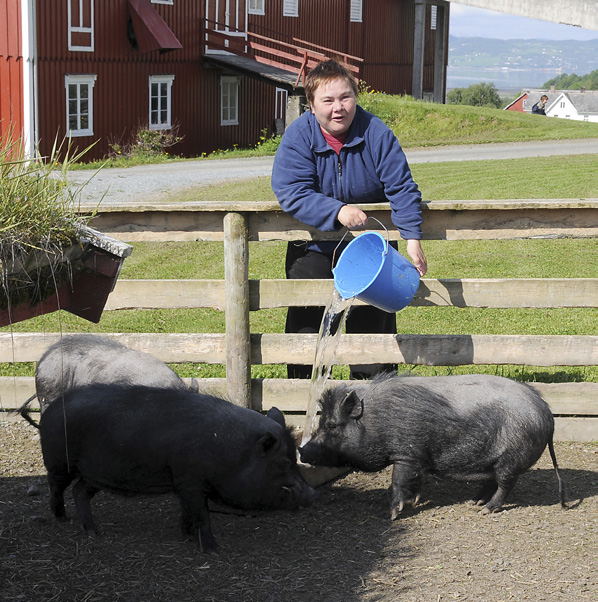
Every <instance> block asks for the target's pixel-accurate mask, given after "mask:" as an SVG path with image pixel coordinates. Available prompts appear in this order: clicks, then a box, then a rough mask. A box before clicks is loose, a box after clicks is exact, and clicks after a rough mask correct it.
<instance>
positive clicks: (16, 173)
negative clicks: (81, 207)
mask: <svg viewBox="0 0 598 602" xmlns="http://www.w3.org/2000/svg"><path fill="white" fill-rule="evenodd" d="M69 151H70V142H69V145H68V148H67V149H66V152H65V153H62V154H64V155H65V157H64V158H63V159H62V161H61V164H60V170H57V169H56V167H57V166H58V162H57V160H56V157H58V156H59V155H60V154H61V148H57V147H56V146H55V147H54V149H53V151H52V155H51V157H50V159H49V160H47V161H45V162H33V161H31V160H27V159H25V158H24V155H23V152H22V143H21V141H20V140H15V139H14V137H13V136H11V135H10V133H9V135H8V136H6V137H4V138H3V139H2V140H0V274H1V282H0V326H6V325H8V324H13V323H16V322H20V321H22V320H26V319H28V318H32V317H35V316H39V315H42V314H45V313H50V312H53V311H56V310H58V309H64V310H66V311H69V312H71V313H73V314H75V315H78V316H80V317H82V318H85V319H87V320H90V321H92V322H98V321H99V319H100V317H101V315H102V311H103V309H104V306H105V304H106V301H107V299H108V295H109V294H110V292H111V291H112V290H113V288H114V285H115V283H116V280H117V278H118V275H119V273H120V269H121V267H122V263H123V261H124V260H125V258H126V257H128V256H129V255H130V254H131V251H132V247H131V246H130V245H127V244H125V243H123V242H121V241H118V240H115V239H114V238H111V237H109V236H106V235H104V234H102V233H101V232H98V231H97V230H94V229H92V228H90V227H89V226H88V225H87V223H88V222H89V220H90V219H91V218H92V217H93V215H87V216H80V215H78V214H77V212H76V209H75V205H76V203H75V197H76V194H77V192H79V191H80V189H79V191H75V192H73V191H72V190H71V189H70V188H69V186H68V185H67V181H66V174H67V170H68V167H69V165H71V164H73V163H74V162H76V161H78V160H79V159H80V158H81V156H82V155H83V154H84V152H85V151H83V152H82V153H79V154H76V155H75V156H72V157H70V156H69Z"/></svg>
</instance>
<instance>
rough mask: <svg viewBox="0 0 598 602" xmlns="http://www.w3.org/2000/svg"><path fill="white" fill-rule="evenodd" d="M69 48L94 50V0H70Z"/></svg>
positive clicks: (86, 50) (68, 5)
mask: <svg viewBox="0 0 598 602" xmlns="http://www.w3.org/2000/svg"><path fill="white" fill-rule="evenodd" d="M67 7H68V28H69V41H68V44H69V50H73V51H75V50H82V51H83V52H93V44H94V37H93V0H68V4H67Z"/></svg>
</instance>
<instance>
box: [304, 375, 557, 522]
mask: <svg viewBox="0 0 598 602" xmlns="http://www.w3.org/2000/svg"><path fill="white" fill-rule="evenodd" d="M320 405H321V408H322V414H321V416H320V421H319V425H318V428H317V429H316V432H315V433H314V435H313V437H312V438H311V439H310V440H309V441H308V443H307V444H306V445H304V446H303V447H302V448H301V449H300V453H301V460H302V461H303V462H305V463H307V464H313V465H322V466H345V465H346V466H350V467H353V468H356V469H359V470H363V471H367V472H375V471H379V470H382V468H384V467H385V466H390V465H391V464H392V465H393V473H392V486H391V502H390V515H391V519H392V520H394V519H396V518H397V517H398V515H399V513H400V512H401V511H402V510H403V507H404V505H405V504H407V503H410V504H413V505H415V504H416V503H417V501H418V500H419V496H420V484H421V478H422V474H423V473H424V472H429V473H432V474H437V475H446V476H449V477H452V478H454V479H458V480H467V481H480V482H483V486H482V488H481V489H480V491H479V492H478V494H477V496H476V498H475V501H476V503H477V504H478V505H480V506H481V505H484V508H483V509H482V512H483V513H490V512H495V511H497V510H499V509H500V508H501V506H502V505H503V503H504V502H505V499H506V497H507V495H508V494H509V492H510V491H511V489H512V488H513V486H514V485H515V482H516V481H517V478H518V477H519V475H520V474H522V473H523V472H525V471H526V470H527V469H528V468H530V467H531V466H532V465H533V464H534V463H535V462H536V461H537V460H538V459H539V458H540V456H541V455H542V453H543V451H544V449H545V447H546V445H548V449H549V451H550V456H551V458H552V462H553V464H554V469H555V471H556V475H557V479H558V484H559V493H560V500H561V505H562V506H563V507H566V506H565V500H564V495H565V494H564V487H563V483H562V480H561V476H560V474H559V470H558V466H557V462H556V457H555V453H554V448H553V442H552V438H553V431H554V419H553V416H552V413H551V412H550V408H549V407H548V405H547V403H546V402H545V401H544V400H543V399H542V398H541V397H540V395H539V394H538V393H537V392H536V391H534V390H533V389H532V388H531V387H529V386H527V385H525V384H521V383H518V382H515V381H513V380H510V379H508V378H502V377H499V376H489V375H463V376H457V375H455V376H432V377H412V376H380V377H376V378H375V379H373V380H371V381H369V382H367V383H363V384H359V385H356V386H350V385H341V386H338V387H336V388H334V389H329V390H327V391H325V392H324V394H323V395H322V398H321V399H320Z"/></svg>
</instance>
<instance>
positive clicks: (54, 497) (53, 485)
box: [48, 472, 74, 520]
mask: <svg viewBox="0 0 598 602" xmlns="http://www.w3.org/2000/svg"><path fill="white" fill-rule="evenodd" d="M73 479H74V475H71V474H68V473H67V474H56V473H53V472H49V473H48V485H49V486H50V510H52V514H54V516H55V517H56V518H57V519H58V520H66V512H65V510H64V490H65V489H66V488H67V487H68V486H69V485H70V484H71V482H72V480H73Z"/></svg>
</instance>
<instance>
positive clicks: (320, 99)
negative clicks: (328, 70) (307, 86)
mask: <svg viewBox="0 0 598 602" xmlns="http://www.w3.org/2000/svg"><path fill="white" fill-rule="evenodd" d="M356 107H357V100H356V98H355V93H354V92H353V89H352V88H351V85H350V84H349V82H347V81H346V80H344V79H333V80H332V81H331V82H329V83H327V84H322V85H320V86H318V87H317V88H316V91H315V93H314V100H313V103H312V105H311V107H310V109H311V112H312V113H313V114H314V115H315V117H316V119H317V120H318V123H319V124H320V126H321V127H322V129H323V130H325V131H326V133H328V134H331V135H332V136H340V135H342V134H344V133H346V132H348V131H349V128H350V127H351V123H353V118H354V117H355V110H356Z"/></svg>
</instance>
